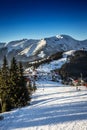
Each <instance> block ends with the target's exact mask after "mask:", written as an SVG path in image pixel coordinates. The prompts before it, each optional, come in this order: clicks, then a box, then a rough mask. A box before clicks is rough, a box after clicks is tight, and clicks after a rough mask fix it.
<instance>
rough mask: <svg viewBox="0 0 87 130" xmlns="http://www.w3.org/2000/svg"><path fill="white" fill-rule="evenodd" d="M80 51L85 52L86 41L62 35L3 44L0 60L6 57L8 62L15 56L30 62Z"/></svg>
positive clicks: (0, 50) (86, 47) (86, 48)
mask: <svg viewBox="0 0 87 130" xmlns="http://www.w3.org/2000/svg"><path fill="white" fill-rule="evenodd" d="M80 49H85V50H87V40H81V41H80V40H75V39H74V38H72V37H71V36H69V35H64V34H62V35H56V36H53V37H48V38H43V39H35V40H34V39H22V40H15V41H11V42H9V43H5V44H4V45H3V46H1V47H0V58H1V59H3V56H4V55H6V56H7V58H8V60H9V61H10V60H11V59H12V57H13V56H15V58H16V59H17V60H18V61H22V62H32V61H35V60H40V59H43V58H47V57H48V56H51V55H53V54H55V53H57V52H61V51H63V52H64V51H69V50H80ZM1 63H2V60H1ZM1 63H0V64H1Z"/></svg>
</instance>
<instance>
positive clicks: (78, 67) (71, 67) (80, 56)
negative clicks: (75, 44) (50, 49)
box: [59, 50, 87, 80]
mask: <svg viewBox="0 0 87 130" xmlns="http://www.w3.org/2000/svg"><path fill="white" fill-rule="evenodd" d="M59 73H60V75H61V76H62V78H63V79H65V80H67V79H68V78H69V77H73V78H75V79H77V78H80V77H81V74H82V77H83V78H84V79H87V51H83V50H80V51H76V52H74V55H73V56H70V57H69V62H68V63H65V64H64V65H63V66H62V67H61V68H60V70H59Z"/></svg>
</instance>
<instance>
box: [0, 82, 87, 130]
mask: <svg viewBox="0 0 87 130" xmlns="http://www.w3.org/2000/svg"><path fill="white" fill-rule="evenodd" d="M37 87H38V89H37V91H36V92H35V93H34V94H33V95H32V101H31V105H30V106H27V107H24V108H19V109H16V110H13V111H11V112H6V113H2V114H1V115H3V116H4V120H2V121H0V130H87V89H86V88H84V87H80V89H81V91H76V88H75V87H70V86H67V87H64V86H63V85H62V84H58V83H54V82H48V81H39V82H37Z"/></svg>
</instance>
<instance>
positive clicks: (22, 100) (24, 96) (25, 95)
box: [19, 62, 30, 106]
mask: <svg viewBox="0 0 87 130" xmlns="http://www.w3.org/2000/svg"><path fill="white" fill-rule="evenodd" d="M19 88H20V91H19V105H20V106H24V105H26V104H27V103H28V101H29V100H30V93H29V92H28V88H27V86H26V81H25V77H24V74H23V66H22V63H21V62H19Z"/></svg>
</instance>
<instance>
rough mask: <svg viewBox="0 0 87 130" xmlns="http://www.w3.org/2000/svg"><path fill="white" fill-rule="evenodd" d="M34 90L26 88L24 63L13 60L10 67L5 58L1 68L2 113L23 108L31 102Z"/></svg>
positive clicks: (0, 108) (0, 102) (0, 95)
mask: <svg viewBox="0 0 87 130" xmlns="http://www.w3.org/2000/svg"><path fill="white" fill-rule="evenodd" d="M32 91H33V89H31V85H29V86H26V80H25V77H24V74H23V66H22V63H21V62H19V63H18V64H17V61H16V59H15V57H13V58H12V60H11V63H10V66H9V65H8V62H7V58H6V56H4V59H3V65H2V67H1V68H0V112H5V111H9V110H11V109H13V108H17V107H22V106H25V105H27V104H28V103H29V102H30V99H31V98H30V97H31V93H32Z"/></svg>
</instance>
